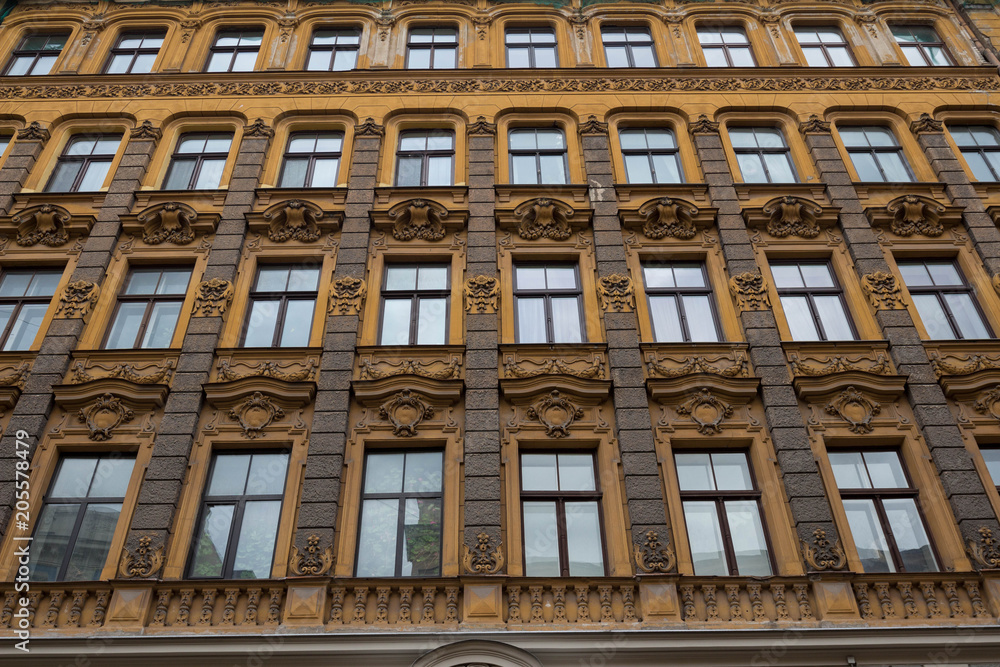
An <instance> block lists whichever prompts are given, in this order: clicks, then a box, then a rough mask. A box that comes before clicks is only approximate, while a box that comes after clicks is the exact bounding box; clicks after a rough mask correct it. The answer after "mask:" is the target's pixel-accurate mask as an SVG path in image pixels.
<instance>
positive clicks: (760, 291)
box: [729, 271, 771, 311]
mask: <svg viewBox="0 0 1000 667" xmlns="http://www.w3.org/2000/svg"><path fill="white" fill-rule="evenodd" d="M729 291H730V292H731V293H732V295H733V298H735V299H736V307H737V308H738V309H739V310H741V311H753V310H769V309H770V308H771V300H770V298H769V297H768V295H767V288H766V286H765V285H764V276H762V275H761V274H760V273H754V272H750V271H747V272H746V273H740V274H737V275H735V276H733V277H732V278H730V279H729Z"/></svg>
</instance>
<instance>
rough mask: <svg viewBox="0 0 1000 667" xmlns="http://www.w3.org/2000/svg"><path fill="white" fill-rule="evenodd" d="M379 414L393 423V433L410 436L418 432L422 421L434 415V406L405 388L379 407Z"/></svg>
mask: <svg viewBox="0 0 1000 667" xmlns="http://www.w3.org/2000/svg"><path fill="white" fill-rule="evenodd" d="M378 416H379V417H381V418H382V419H385V420H387V421H388V422H389V423H391V424H392V434H393V435H398V436H402V437H406V438H408V437H411V436H414V435H416V434H417V425H419V424H420V422H422V421H423V420H424V419H430V418H431V417H433V416H434V408H433V407H431V406H430V405H428V404H427V403H426V402H425V401H424V400H423V399H422V398H421V397H420V396H419V395H418V394H414V393H413V392H411V391H410V390H409V389H404V390H403V391H401V392H399V393H398V394H396V395H395V396H393V397H392V398H391V399H389V400H388V401H386V402H385V403H383V404H382V405H381V406H380V407H379V409H378Z"/></svg>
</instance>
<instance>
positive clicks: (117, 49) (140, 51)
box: [101, 28, 167, 76]
mask: <svg viewBox="0 0 1000 667" xmlns="http://www.w3.org/2000/svg"><path fill="white" fill-rule="evenodd" d="M154 34H158V35H162V36H163V40H164V42H166V38H167V31H166V30H162V29H159V28H154V29H152V30H149V31H144V30H133V31H129V32H123V33H121V34H120V35H118V39H117V40H116V41H115V45H114V46H113V47H111V50H110V51H109V52H108V57H107V59H106V60H105V62H104V67H103V68H102V69H101V74H108V75H110V76H121V75H124V74H132V73H133V72H132V68H133V67H134V66H135V60H136V58H138V57H139V56H141V55H146V56H148V55H152V56H154V57H155V56H158V55H159V54H160V50H161V49H162V48H163V44H161V45H160V46H158V47H156V48H155V49H152V48H142V47H139V48H135V49H124V48H122V46H121V43H122V42H123V41H124V40H126V39H130V38H135V37H136V36H141V37H142V39H143V40H145V39H146V38H147V37H150V36H152V35H154ZM129 53H131V54H132V62H130V63H129V66H128V68H127V69H126V70H125V71H124V72H116V73H111V72H108V68H110V67H111V62H112V61H113V60H114V59H115V57H116V56H120V55H127V54H129ZM139 73H140V74H148V73H150V72H139Z"/></svg>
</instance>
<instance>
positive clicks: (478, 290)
mask: <svg viewBox="0 0 1000 667" xmlns="http://www.w3.org/2000/svg"><path fill="white" fill-rule="evenodd" d="M499 297H500V281H499V280H497V279H496V278H494V277H492V276H473V277H471V278H469V279H468V280H466V281H465V309H466V310H467V311H469V312H470V313H495V312H496V310H497V299H498V298H499Z"/></svg>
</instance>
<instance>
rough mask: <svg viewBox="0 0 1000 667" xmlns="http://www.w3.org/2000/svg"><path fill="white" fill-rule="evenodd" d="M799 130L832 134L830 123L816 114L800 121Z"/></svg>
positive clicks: (803, 132) (809, 132)
mask: <svg viewBox="0 0 1000 667" xmlns="http://www.w3.org/2000/svg"><path fill="white" fill-rule="evenodd" d="M799 132H801V133H802V134H807V135H808V134H830V123H828V122H827V121H825V120H823V119H822V118H820V117H819V116H817V115H816V114H811V115H810V116H809V118H808V119H807V120H804V121H802V122H801V123H799Z"/></svg>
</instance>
